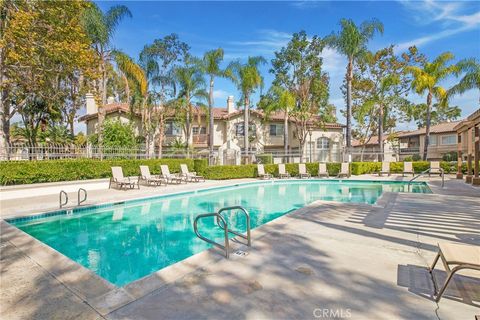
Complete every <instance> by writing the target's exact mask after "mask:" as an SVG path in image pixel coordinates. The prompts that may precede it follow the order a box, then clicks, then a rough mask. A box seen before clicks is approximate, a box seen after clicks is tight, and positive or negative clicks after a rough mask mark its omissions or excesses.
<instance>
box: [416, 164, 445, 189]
mask: <svg viewBox="0 0 480 320" xmlns="http://www.w3.org/2000/svg"><path fill="white" fill-rule="evenodd" d="M435 169H437V168H435ZM430 170H432V168H428V169H427V170H424V171H422V172H420V173H419V174H418V175H416V176H415V177H413V178H412V179H410V181H408V191H410V185H411V184H412V182H413V181H415V180H416V179H417V178H419V177H421V176H423V175H424V174H425V173H427V172H430ZM438 170H440V173H441V176H442V188H443V187H444V186H445V171H444V170H443V169H442V168H438Z"/></svg>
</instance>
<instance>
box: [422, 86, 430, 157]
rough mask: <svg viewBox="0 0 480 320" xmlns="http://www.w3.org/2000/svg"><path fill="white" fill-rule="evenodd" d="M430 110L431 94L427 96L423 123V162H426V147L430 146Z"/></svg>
mask: <svg viewBox="0 0 480 320" xmlns="http://www.w3.org/2000/svg"><path fill="white" fill-rule="evenodd" d="M431 109H432V93H431V92H429V93H428V95H427V119H426V121H425V144H424V146H423V161H426V160H427V153H428V145H429V144H430V116H431V115H430V113H431Z"/></svg>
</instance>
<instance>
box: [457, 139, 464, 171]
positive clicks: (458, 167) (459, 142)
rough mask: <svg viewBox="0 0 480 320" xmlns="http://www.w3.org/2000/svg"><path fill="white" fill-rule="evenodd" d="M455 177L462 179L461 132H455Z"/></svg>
mask: <svg viewBox="0 0 480 320" xmlns="http://www.w3.org/2000/svg"><path fill="white" fill-rule="evenodd" d="M457 154H458V155H457V179H463V172H462V163H463V159H462V133H459V134H457Z"/></svg>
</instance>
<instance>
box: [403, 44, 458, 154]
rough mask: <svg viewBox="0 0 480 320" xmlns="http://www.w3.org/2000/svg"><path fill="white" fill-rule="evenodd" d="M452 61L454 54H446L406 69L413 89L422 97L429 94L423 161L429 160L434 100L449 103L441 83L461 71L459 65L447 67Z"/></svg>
mask: <svg viewBox="0 0 480 320" xmlns="http://www.w3.org/2000/svg"><path fill="white" fill-rule="evenodd" d="M452 59H454V56H453V54H452V53H450V52H444V53H442V54H441V55H439V56H438V57H437V58H436V59H435V60H433V61H432V62H428V61H423V62H422V63H421V65H420V66H407V67H406V69H405V70H406V71H407V72H408V73H410V74H411V75H412V77H413V79H412V82H411V87H412V89H413V90H414V91H415V92H416V93H418V94H420V95H423V94H425V93H427V111H426V121H425V144H424V146H423V160H427V151H428V144H429V140H430V121H431V112H432V103H433V98H435V99H436V100H437V102H439V103H440V104H441V105H442V104H446V103H447V99H446V98H447V97H448V96H447V90H446V89H445V88H443V87H441V86H440V85H439V83H440V82H441V81H442V80H443V79H445V78H447V77H448V76H450V75H452V74H456V73H457V72H458V70H459V68H458V66H457V65H450V66H447V63H448V62H449V61H451V60H452Z"/></svg>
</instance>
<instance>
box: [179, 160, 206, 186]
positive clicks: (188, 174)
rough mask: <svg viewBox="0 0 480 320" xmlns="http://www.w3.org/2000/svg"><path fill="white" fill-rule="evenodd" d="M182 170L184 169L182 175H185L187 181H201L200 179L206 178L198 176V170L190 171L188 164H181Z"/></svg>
mask: <svg viewBox="0 0 480 320" xmlns="http://www.w3.org/2000/svg"><path fill="white" fill-rule="evenodd" d="M180 170H181V171H182V173H181V176H182V177H184V178H185V179H186V180H187V182H188V181H190V182H200V180H203V181H204V182H205V178H204V177H202V176H197V173H196V172H194V171H193V172H190V171H188V167H187V165H186V164H181V165H180Z"/></svg>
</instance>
